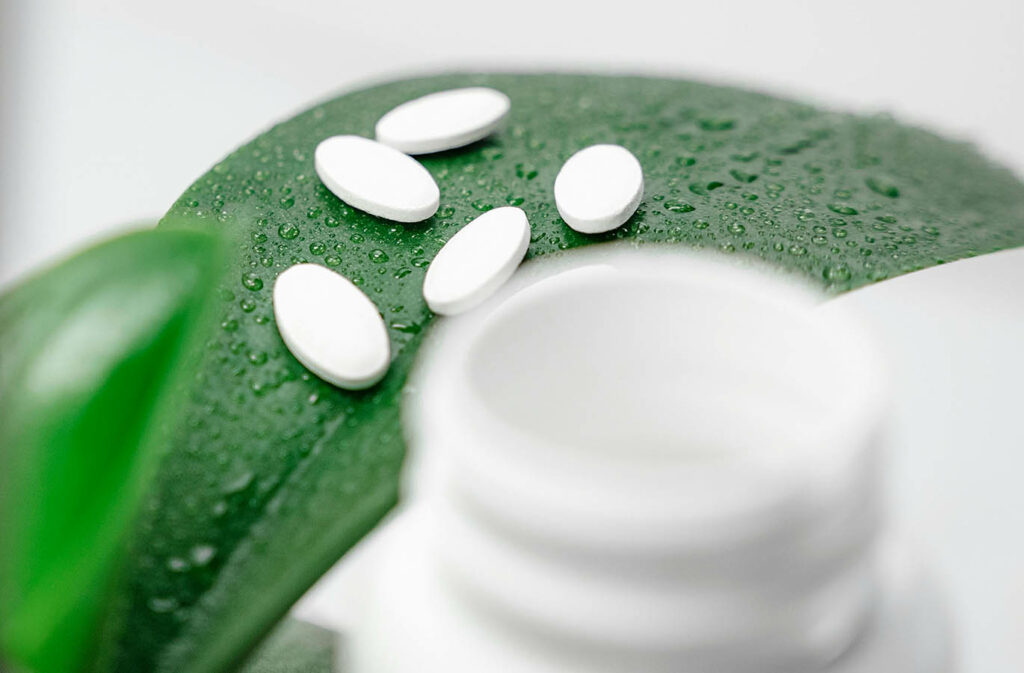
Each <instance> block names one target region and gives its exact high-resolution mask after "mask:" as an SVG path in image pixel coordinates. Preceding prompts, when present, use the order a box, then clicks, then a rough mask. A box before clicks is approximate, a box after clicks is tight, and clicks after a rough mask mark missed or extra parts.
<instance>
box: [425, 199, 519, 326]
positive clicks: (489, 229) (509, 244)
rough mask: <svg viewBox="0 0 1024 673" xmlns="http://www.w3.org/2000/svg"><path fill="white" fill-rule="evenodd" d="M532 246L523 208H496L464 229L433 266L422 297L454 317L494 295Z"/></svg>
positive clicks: (434, 310)
mask: <svg viewBox="0 0 1024 673" xmlns="http://www.w3.org/2000/svg"><path fill="white" fill-rule="evenodd" d="M528 247H530V223H529V221H528V220H527V219H526V213H524V212H523V211H522V210H521V209H519V208H512V207H506V208H495V209H494V210H491V211H488V212H486V213H484V214H483V215H481V216H480V217H478V218H476V219H475V220H473V221H472V222H470V223H469V224H467V225H466V226H465V227H463V228H462V229H460V230H459V231H458V232H457V233H456V234H455V235H454V236H452V237H451V239H449V241H448V242H447V243H445V245H444V247H443V248H441V251H440V252H438V253H437V256H436V257H434V261H433V262H431V263H430V267H429V268H428V269H427V274H426V276H425V277H424V279H423V298H424V299H426V300H427V306H429V307H430V310H431V311H433V312H434V313H440V314H442V315H454V314H456V313H461V312H463V311H466V310H469V309H471V308H473V307H474V306H476V305H477V304H479V303H480V302H482V301H483V300H484V299H486V298H487V297H489V296H490V295H491V294H493V293H494V292H495V291H496V290H497V289H498V288H499V287H501V286H502V284H504V283H505V281H507V280H508V279H509V278H510V277H511V276H512V273H513V272H515V270H516V267H517V266H519V263H520V262H522V261H523V257H524V256H525V255H526V249H527V248H528Z"/></svg>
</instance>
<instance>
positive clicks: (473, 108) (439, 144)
mask: <svg viewBox="0 0 1024 673" xmlns="http://www.w3.org/2000/svg"><path fill="white" fill-rule="evenodd" d="M511 105H512V103H511V101H510V100H509V99H508V96H506V95H505V94H503V93H501V92H500V91H495V90H494V89H488V88H487V87H469V88H466V89H452V90H451V91H439V92H437V93H432V94H429V95H427V96H423V97H422V98H416V99H415V100H411V101H409V102H408V103H402V104H401V105H399V106H398V107H396V108H394V109H393V110H391V111H390V112H388V113H387V114H385V115H384V116H383V117H381V118H380V121H378V122H377V130H376V132H377V140H379V141H380V142H382V143H384V144H386V145H390V146H391V147H394V148H396V149H399V150H401V151H403V152H407V153H408V154H427V153H429V152H443V151H444V150H451V149H455V148H456V147H463V146H465V145H468V144H470V143H474V142H476V141H478V140H483V139H484V138H486V137H487V136H489V135H490V134H491V133H493V132H494V131H495V129H497V128H498V127H499V126H500V125H501V122H502V121H504V119H505V117H506V115H508V111H509V108H510V107H511Z"/></svg>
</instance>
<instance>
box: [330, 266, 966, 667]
mask: <svg viewBox="0 0 1024 673" xmlns="http://www.w3.org/2000/svg"><path fill="white" fill-rule="evenodd" d="M613 250H614V251H613V252H608V250H607V249H605V250H603V251H595V252H593V253H589V254H587V253H584V254H581V253H577V254H574V255H573V256H572V258H571V264H572V268H566V267H565V263H562V264H561V265H560V264H557V263H555V264H552V263H548V264H546V265H545V264H535V265H531V268H529V269H527V270H525V271H524V273H523V274H521V275H520V277H518V278H517V280H516V281H515V282H514V283H513V285H512V287H511V288H510V289H509V290H508V291H507V292H506V293H505V294H504V295H503V296H502V297H500V298H499V299H498V300H496V301H493V302H491V303H489V304H488V305H487V306H485V307H483V308H481V309H479V310H477V311H475V312H473V313H471V314H469V315H467V316H465V317H462V318H459V319H457V320H455V321H451V322H449V323H448V324H446V325H445V327H444V328H443V331H442V334H441V335H440V336H439V337H438V338H436V339H435V340H434V346H433V348H432V349H431V350H430V351H428V354H427V357H426V360H425V365H424V366H423V367H422V369H421V371H420V372H419V374H418V376H417V378H416V380H415V385H414V389H413V390H414V393H413V395H412V397H411V403H410V406H409V407H408V408H407V410H406V411H407V414H406V422H407V427H408V428H409V430H410V442H411V446H412V451H413V460H412V461H411V463H412V467H411V469H410V472H409V473H408V480H407V481H408V483H407V486H408V490H409V494H408V495H409V497H410V502H411V503H412V505H411V507H410V510H409V511H408V512H407V513H406V514H405V515H404V516H403V520H402V521H401V525H400V526H399V527H398V528H397V529H396V530H394V531H393V532H392V533H391V535H390V536H389V537H390V540H389V541H388V543H387V544H388V547H387V553H386V554H384V558H385V560H384V562H383V564H382V565H381V567H380V568H379V569H378V570H377V575H376V578H375V581H374V583H373V587H372V589H371V591H370V593H369V601H368V604H367V606H366V613H365V614H364V616H363V619H361V620H359V622H358V625H357V627H356V629H355V630H354V632H353V633H352V634H350V637H349V638H348V641H347V644H346V647H345V648H344V649H345V654H344V656H345V658H346V661H345V666H346V667H345V669H344V670H347V671H353V672H354V673H414V672H415V673H442V672H443V673H470V672H472V673H477V672H479V671H501V672H502V673H556V672H559V673H564V672H569V671H571V672H573V673H641V672H651V673H655V672H659V673H660V672H665V673H669V672H671V673H802V672H807V673H812V672H813V673H823V672H828V673H944V672H945V671H948V670H949V669H950V663H949V662H950V656H949V647H948V641H949V638H948V634H947V628H946V624H945V620H944V618H943V612H942V609H941V605H940V603H939V601H937V600H936V597H935V593H934V591H933V590H932V589H931V587H930V586H929V585H928V583H927V581H925V579H923V577H924V575H923V574H922V573H921V572H920V570H919V568H918V567H917V566H916V565H915V564H914V563H913V562H912V560H911V559H910V558H909V555H908V554H907V552H906V549H905V548H904V547H903V546H902V545H901V541H900V539H899V537H898V536H897V535H895V534H894V533H893V531H890V530H888V529H887V528H886V526H885V525H884V519H883V518H882V517H881V516H880V514H881V510H882V507H881V504H880V502H879V488H878V486H879V484H878V481H879V474H878V465H879V461H878V458H879V452H880V450H881V449H882V447H883V444H884V437H885V434H884V430H885V426H884V421H885V415H886V407H887V384H886V380H885V376H884V366H883V364H882V362H880V359H879V356H878V354H877V351H876V349H875V347H874V345H873V344H872V342H871V339H870V337H869V335H868V334H866V333H865V331H864V330H863V329H862V327H861V326H860V325H859V324H858V322H857V321H856V319H855V318H854V317H852V316H851V315H849V314H847V313H845V312H844V311H842V310H835V309H832V308H823V307H821V306H820V305H819V298H818V297H817V296H816V295H815V294H814V293H812V292H810V291H807V290H805V289H803V288H801V287H799V286H797V285H794V284H793V283H791V282H789V281H785V280H780V279H779V278H778V277H777V276H773V275H768V274H764V273H761V272H760V271H755V270H751V269H742V268H738V267H736V266H734V265H732V264H727V263H725V262H723V261H720V260H716V259H709V258H707V257H701V256H694V255H681V254H680V253H678V252H676V251H672V252H651V251H645V252H639V251H635V250H631V249H623V248H619V249H617V250H615V249H614V248H613Z"/></svg>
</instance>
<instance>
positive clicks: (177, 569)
mask: <svg viewBox="0 0 1024 673" xmlns="http://www.w3.org/2000/svg"><path fill="white" fill-rule="evenodd" d="M167 569H168V570H170V571H171V572H174V573H183V572H185V571H186V570H188V569H189V563H188V561H186V560H185V559H183V558H181V557H178V556H172V557H171V558H169V559H167Z"/></svg>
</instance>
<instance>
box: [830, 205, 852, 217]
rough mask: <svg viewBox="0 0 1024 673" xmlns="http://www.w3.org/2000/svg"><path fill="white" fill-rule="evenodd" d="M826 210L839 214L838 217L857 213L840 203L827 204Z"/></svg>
mask: <svg viewBox="0 0 1024 673" xmlns="http://www.w3.org/2000/svg"><path fill="white" fill-rule="evenodd" d="M828 209H829V210H831V211H832V212H833V213H839V214H840V215H856V214H857V212H858V211H857V209H856V208H852V207H850V206H844V205H843V204H841V203H830V204H828Z"/></svg>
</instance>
